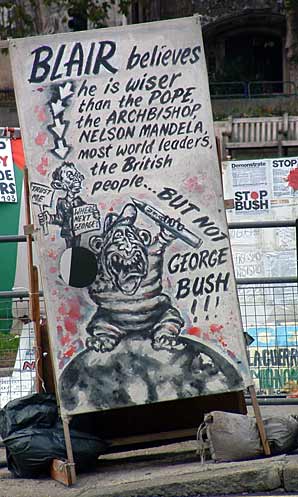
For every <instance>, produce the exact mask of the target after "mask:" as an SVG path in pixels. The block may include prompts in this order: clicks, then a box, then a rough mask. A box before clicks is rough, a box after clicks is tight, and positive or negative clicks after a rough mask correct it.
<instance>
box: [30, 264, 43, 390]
mask: <svg viewBox="0 0 298 497" xmlns="http://www.w3.org/2000/svg"><path fill="white" fill-rule="evenodd" d="M31 298H32V300H33V303H32V307H33V309H34V321H33V324H34V332H35V365H36V366H35V369H36V383H35V384H36V391H37V392H38V393H41V392H42V391H43V367H42V342H41V328H40V303H39V285H38V270H37V267H36V266H33V292H32V295H31Z"/></svg>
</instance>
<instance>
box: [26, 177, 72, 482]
mask: <svg viewBox="0 0 298 497" xmlns="http://www.w3.org/2000/svg"><path fill="white" fill-rule="evenodd" d="M24 195H25V219H26V225H25V226H24V234H25V235H26V243H27V263H28V276H29V305H30V318H31V320H32V322H33V327H34V334H35V364H36V368H35V369H36V391H37V392H38V393H41V392H42V390H43V367H42V354H43V350H42V340H41V327H40V302H39V282H38V270H37V267H36V266H34V264H33V250H32V242H33V233H34V226H33V224H32V223H31V209H30V192H29V180H28V169H27V167H25V168H24ZM56 398H57V396H56ZM62 424H63V431H64V438H65V445H66V454H67V461H60V460H57V459H54V461H53V463H52V468H51V477H52V478H53V479H55V480H57V481H59V482H61V483H64V484H65V485H67V486H69V485H73V484H74V483H75V482H76V472H75V464H74V458H73V450H72V445H71V438H70V431H69V419H66V418H62Z"/></svg>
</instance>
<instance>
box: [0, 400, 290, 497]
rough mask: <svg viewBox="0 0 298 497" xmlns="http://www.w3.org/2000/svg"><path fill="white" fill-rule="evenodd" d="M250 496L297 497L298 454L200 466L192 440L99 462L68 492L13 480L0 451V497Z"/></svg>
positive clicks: (49, 483) (42, 482)
mask: <svg viewBox="0 0 298 497" xmlns="http://www.w3.org/2000/svg"><path fill="white" fill-rule="evenodd" d="M295 407H296V406H295ZM282 410H283V409H282ZM269 411H271V407H270V409H268V408H267V407H266V408H265V409H263V408H262V412H263V415H271V414H273V413H274V414H277V412H278V410H277V409H276V407H274V408H273V412H269ZM295 411H296V413H298V406H297V409H295V410H294V409H293V406H290V408H289V407H287V409H286V411H285V412H284V413H283V414H289V413H290V412H292V413H295ZM279 414H280V412H279ZM253 492H258V495H262V496H263V495H267V496H268V495H274V494H276V495H283V496H284V495H296V496H298V451H297V453H293V454H291V455H281V456H277V457H270V458H262V459H257V460H253V461H241V462H237V463H235V462H231V463H220V464H218V463H213V462H208V463H205V464H204V465H202V464H201V463H200V460H199V458H198V456H197V455H196V442H195V441H194V440H193V441H189V442H183V443H179V444H171V445H163V446H160V447H155V448H150V449H139V450H135V451H131V452H123V453H121V454H119V453H118V454H109V455H104V456H101V457H100V459H99V461H98V465H97V468H96V470H95V471H93V472H91V473H84V474H79V475H78V480H77V483H76V484H75V485H74V486H72V487H70V488H68V487H65V486H63V485H62V484H60V483H57V482H56V481H54V480H51V479H50V478H41V479H36V480H30V479H29V480H23V479H16V478H13V476H12V474H11V473H10V472H9V471H8V469H7V467H6V457H5V450H4V449H0V497H167V496H168V497H197V496H200V495H212V496H213V497H214V496H218V495H231V494H234V495H235V496H236V495H238V496H240V495H242V496H243V494H246V495H247V494H252V493H253ZM268 492H269V493H268Z"/></svg>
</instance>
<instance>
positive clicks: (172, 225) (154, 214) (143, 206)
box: [132, 198, 203, 248]
mask: <svg viewBox="0 0 298 497" xmlns="http://www.w3.org/2000/svg"><path fill="white" fill-rule="evenodd" d="M132 201H133V203H134V205H135V206H136V207H137V208H138V209H139V210H140V211H141V212H143V213H144V214H146V215H147V216H148V217H149V218H150V219H152V220H153V221H155V222H156V223H157V224H159V226H160V227H161V228H163V229H164V230H166V231H168V232H169V233H171V234H172V235H173V237H174V238H178V239H180V240H182V241H183V242H185V243H187V244H188V245H190V246H191V247H193V248H199V247H200V246H201V245H202V243H203V240H202V239H201V238H199V237H198V236H197V235H195V234H194V233H193V232H192V231H190V230H188V229H187V228H185V226H184V224H182V223H181V222H180V219H172V218H169V216H167V215H166V214H163V213H162V212H161V211H159V210H157V209H156V208H155V207H152V206H151V205H149V204H147V203H145V202H143V201H141V200H137V199H135V198H132Z"/></svg>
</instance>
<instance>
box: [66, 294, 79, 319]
mask: <svg viewBox="0 0 298 497" xmlns="http://www.w3.org/2000/svg"><path fill="white" fill-rule="evenodd" d="M68 305H69V312H68V315H69V317H71V318H72V319H79V318H80V317H81V312H80V302H79V300H78V298H76V297H73V298H71V299H69V300H68Z"/></svg>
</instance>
